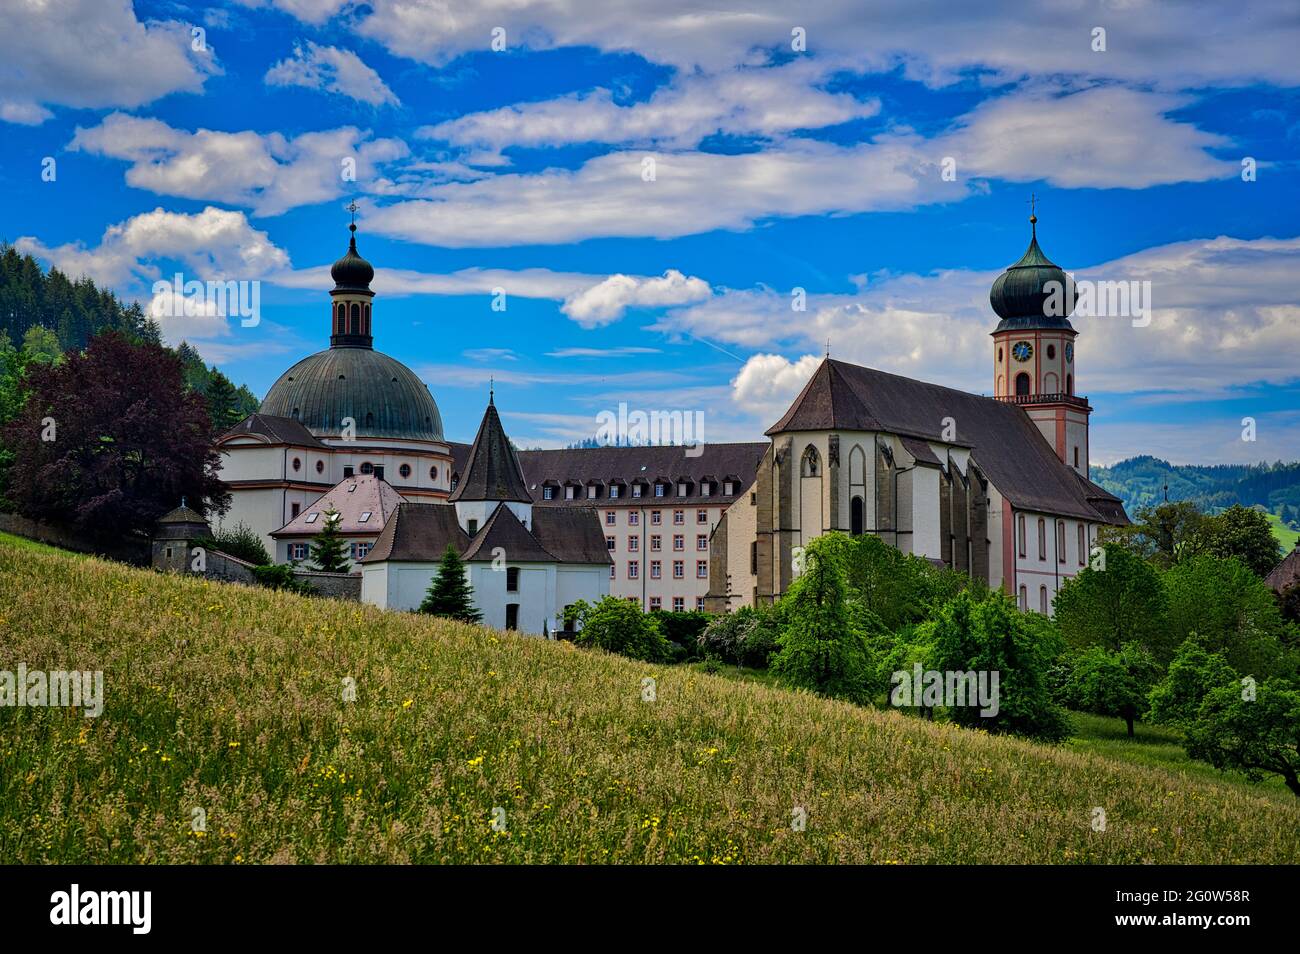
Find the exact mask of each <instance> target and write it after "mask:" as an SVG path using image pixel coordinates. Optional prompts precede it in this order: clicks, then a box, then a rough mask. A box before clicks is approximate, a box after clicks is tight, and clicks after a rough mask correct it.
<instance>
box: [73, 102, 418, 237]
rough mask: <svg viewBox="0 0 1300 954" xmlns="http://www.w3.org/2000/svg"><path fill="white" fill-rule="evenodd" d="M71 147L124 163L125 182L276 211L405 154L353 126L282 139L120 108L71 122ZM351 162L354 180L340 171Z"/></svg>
mask: <svg viewBox="0 0 1300 954" xmlns="http://www.w3.org/2000/svg"><path fill="white" fill-rule="evenodd" d="M70 148H72V149H79V150H84V151H86V152H90V153H93V154H95V155H101V156H109V157H111V158H114V159H122V160H125V161H127V162H130V163H131V166H130V168H128V169H127V172H126V182H127V185H130V186H134V187H135V188H138V189H147V190H149V191H150V192H154V193H158V194H160V195H174V196H181V197H183V198H187V199H207V200H213V201H221V202H235V203H239V204H242V205H247V206H249V207H251V208H252V209H253V211H254V214H255V215H279V214H281V213H283V212H285V211H287V210H289V209H292V208H295V207H296V206H300V205H309V204H313V203H317V202H326V201H328V200H330V199H334V198H337V197H339V196H340V195H343V194H344V192H345V187H347V188H348V189H354V188H356V187H357V183H361V184H362V187H364V183H365V182H366V181H367V180H369V179H371V178H373V177H375V175H376V172H377V169H378V168H379V167H380V166H381V165H383V164H385V163H387V162H390V161H392V160H394V159H399V158H402V157H403V156H405V155H406V154H407V149H406V145H405V144H404V143H403V142H401V140H398V139H370V138H369V133H366V132H362V131H361V130H358V129H356V128H355V127H352V126H344V127H341V128H339V129H332V130H326V131H323V132H309V133H303V134H302V135H300V136H298V137H296V138H294V139H287V138H285V137H284V136H283V135H282V134H280V133H267V134H265V135H263V134H261V133H255V132H251V131H243V132H234V133H229V132H218V131H215V130H210V129H199V130H197V131H195V132H192V133H191V132H187V131H185V130H182V129H175V128H173V127H171V126H168V125H167V124H166V123H164V122H162V121H160V120H157V119H143V118H140V117H137V116H128V115H126V114H124V113H113V114H111V115H109V116H106V117H105V118H104V120H103V122H101V123H100V124H99V125H98V126H93V127H91V128H89V129H82V128H80V127H79V128H78V129H77V133H76V135H75V136H74V137H73V140H72V143H71V146H70ZM345 160H351V161H353V162H354V163H355V171H356V179H357V182H355V183H354V182H350V181H345V180H344V179H343V176H342V172H343V170H344V162H345Z"/></svg>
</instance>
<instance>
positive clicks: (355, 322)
mask: <svg viewBox="0 0 1300 954" xmlns="http://www.w3.org/2000/svg"><path fill="white" fill-rule="evenodd" d="M351 331H352V333H353V334H354V335H359V334H361V306H360V305H358V304H357V303H356V302H353V303H352V328H351Z"/></svg>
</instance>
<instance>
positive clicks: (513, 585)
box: [506, 566, 519, 593]
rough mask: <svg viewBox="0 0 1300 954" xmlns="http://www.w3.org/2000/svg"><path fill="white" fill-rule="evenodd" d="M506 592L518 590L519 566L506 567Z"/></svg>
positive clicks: (516, 591)
mask: <svg viewBox="0 0 1300 954" xmlns="http://www.w3.org/2000/svg"><path fill="white" fill-rule="evenodd" d="M506 592H507V593H518V592H519V567H517V566H508V567H506Z"/></svg>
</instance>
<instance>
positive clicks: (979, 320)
mask: <svg viewBox="0 0 1300 954" xmlns="http://www.w3.org/2000/svg"><path fill="white" fill-rule="evenodd" d="M1044 244H1045V245H1047V246H1048V254H1050V237H1049V238H1047V239H1045V240H1044ZM1008 257H1009V258H1010V257H1011V256H1008ZM1297 270H1300V239H1253V240H1248V239H1236V238H1227V237H1219V238H1214V239H1196V240H1192V241H1187V242H1179V243H1174V244H1171V245H1163V246H1158V247H1156V248H1151V249H1146V250H1144V251H1141V252H1138V253H1135V254H1133V255H1128V256H1125V257H1123V258H1119V259H1116V260H1114V261H1110V262H1105V263H1102V264H1100V265H1096V266H1089V267H1086V268H1080V269H1078V270H1076V271H1075V272H1074V274H1075V277H1076V278H1077V279H1079V280H1089V281H1126V282H1130V281H1138V282H1141V281H1150V282H1151V283H1152V284H1151V294H1152V302H1153V309H1152V313H1151V320H1150V324H1149V325H1146V326H1135V325H1134V322H1133V320H1132V319H1129V318H1088V317H1080V316H1076V317H1074V318H1073V319H1072V321H1073V324H1074V326H1075V328H1076V329H1077V330H1078V332H1079V338H1078V345H1077V352H1076V353H1077V359H1076V360H1077V362H1078V369H1079V370H1078V380H1077V382H1076V386H1077V388H1078V390H1079V391H1080V392H1081V393H1088V392H1093V393H1101V394H1129V395H1132V394H1134V393H1140V392H1145V391H1153V390H1160V391H1165V392H1169V393H1172V394H1178V393H1199V394H1202V395H1204V396H1207V397H1209V396H1219V395H1221V392H1222V389H1223V388H1224V387H1231V386H1243V385H1247V384H1254V383H1265V384H1270V385H1278V384H1284V383H1287V382H1293V381H1296V380H1297V379H1300V372H1298V371H1297V369H1296V366H1295V360H1294V356H1295V355H1296V354H1297V353H1300V300H1298V299H1297V291H1296V285H1295V277H1294V276H1295V274H1296V272H1297ZM997 274H998V273H997V272H996V271H993V272H972V271H965V270H951V271H942V272H936V273H933V274H930V275H900V276H886V277H884V278H882V279H880V280H879V281H876V282H873V283H869V284H868V285H867V286H866V287H865V288H864V289H863V290H862V291H860V292H858V293H856V294H850V295H816V294H814V295H810V296H809V297H808V301H807V311H806V312H804V313H799V314H798V315H797V318H798V320H797V321H794V320H792V317H794V316H793V315H792V312H791V299H790V296H789V294H788V293H786V292H784V291H780V290H774V289H751V290H740V291H723V292H721V293H719V294H717V295H715V296H714V297H713V298H712V299H710V300H709V301H707V302H704V303H702V304H700V305H695V306H691V307H688V308H681V309H677V310H674V311H671V312H669V313H668V314H667V315H665V316H664V317H663V318H662V319H660V321H659V322H658V323H657V324H656V325H655V326H654V327H655V328H656V329H657V330H659V331H662V332H665V333H667V334H669V335H674V334H679V333H682V334H691V335H699V336H708V337H711V338H713V339H714V340H717V341H721V342H724V343H728V344H732V345H739V346H743V347H746V348H751V349H755V350H760V351H764V352H767V351H772V350H777V351H786V352H795V353H800V352H807V351H812V350H815V352H816V353H821V351H822V349H823V348H824V346H825V343H826V339H827V338H828V337H829V338H830V340H831V353H832V355H834V356H835V357H837V358H842V359H844V360H846V361H852V362H854V363H857V364H863V365H868V366H871V367H875V368H879V369H881V370H884V371H889V372H893V373H896V374H904V375H907V376H909V377H914V378H919V379H921V380H926V381H936V382H941V383H944V384H947V385H949V386H952V387H958V388H961V389H963V390H967V391H971V392H974V393H977V394H980V393H990V392H991V391H992V384H993V383H992V376H991V368H992V355H991V349H992V343H991V340H990V338H989V333H990V332H991V331H992V330H993V328H994V326H995V325H996V323H997V322H996V317H995V316H994V315H993V313H992V311H991V309H990V307H989V304H988V290H989V287H990V285H991V284H992V282H993V279H994V278H996V277H997ZM800 360H801V362H803V363H804V364H803V368H802V370H801V371H800V372H799V373H800V374H802V373H803V372H804V371H807V361H808V360H809V358H808V356H806V355H805V357H804V358H802V359H800ZM783 361H785V359H783V358H776V357H773V355H771V354H767V353H764V354H760V355H757V356H755V357H753V358H750V359H749V361H748V362H747V364H746V366H745V368H744V369H743V370H742V372H741V374H740V375H738V376H737V378H736V380H735V382H733V397H734V398H735V400H736V402H737V403H738V404H740V405H742V406H744V405H747V404H749V403H755V404H758V405H762V406H764V407H765V409H766V410H767V411H770V410H771V409H772V408H773V407H774V406H775V405H779V404H780V400H779V399H777V398H772V399H771V400H769V399H768V397H767V396H766V395H765V392H764V391H763V390H762V388H763V387H764V386H765V385H764V382H767V381H769V380H771V381H774V382H784V383H785V387H784V388H783V389H782V390H781V394H783V395H784V394H787V393H788V392H789V390H790V388H791V387H793V384H792V381H793V380H794V378H792V377H791V376H790V375H791V372H790V370H789V369H788V368H786V367H785V366H783V365H782V364H781V362H783ZM792 367H797V365H796V366H792ZM797 377H798V375H795V378H797ZM805 377H806V375H805ZM772 387H776V385H775V384H774V385H772ZM1164 399H1167V395H1166V396H1165V397H1164V398H1162V400H1164ZM786 404H787V405H788V401H787V402H786ZM784 409H785V408H784V407H781V408H780V412H783V411H784ZM772 420H775V418H771V420H767V424H770V423H771V422H772ZM767 424H765V425H764V426H767ZM1292 456H1293V455H1292Z"/></svg>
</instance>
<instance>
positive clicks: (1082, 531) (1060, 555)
mask: <svg viewBox="0 0 1300 954" xmlns="http://www.w3.org/2000/svg"><path fill="white" fill-rule="evenodd" d="M1075 529H1076V530H1077V531H1078V537H1079V539H1078V551H1079V552H1078V558H1079V566H1083V565H1084V564H1085V563H1087V562H1088V528H1087V527H1086V526H1085V525H1084V524H1082V523H1080V524H1079V525H1078V526H1077V527H1076V528H1075ZM1017 535H1018V537H1019V543H1020V545H1019V551H1020V555H1021V556H1022V557H1023V556H1028V555H1029V554H1028V543H1027V541H1026V538H1025V515H1024V514H1021V515H1020V517H1019V519H1018V522H1017ZM1038 559H1040V560H1043V561H1046V560H1047V520H1046V519H1044V518H1043V517H1039V518H1038ZM1056 559H1057V562H1058V563H1065V562H1066V560H1065V521H1064V520H1058V521H1056Z"/></svg>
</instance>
